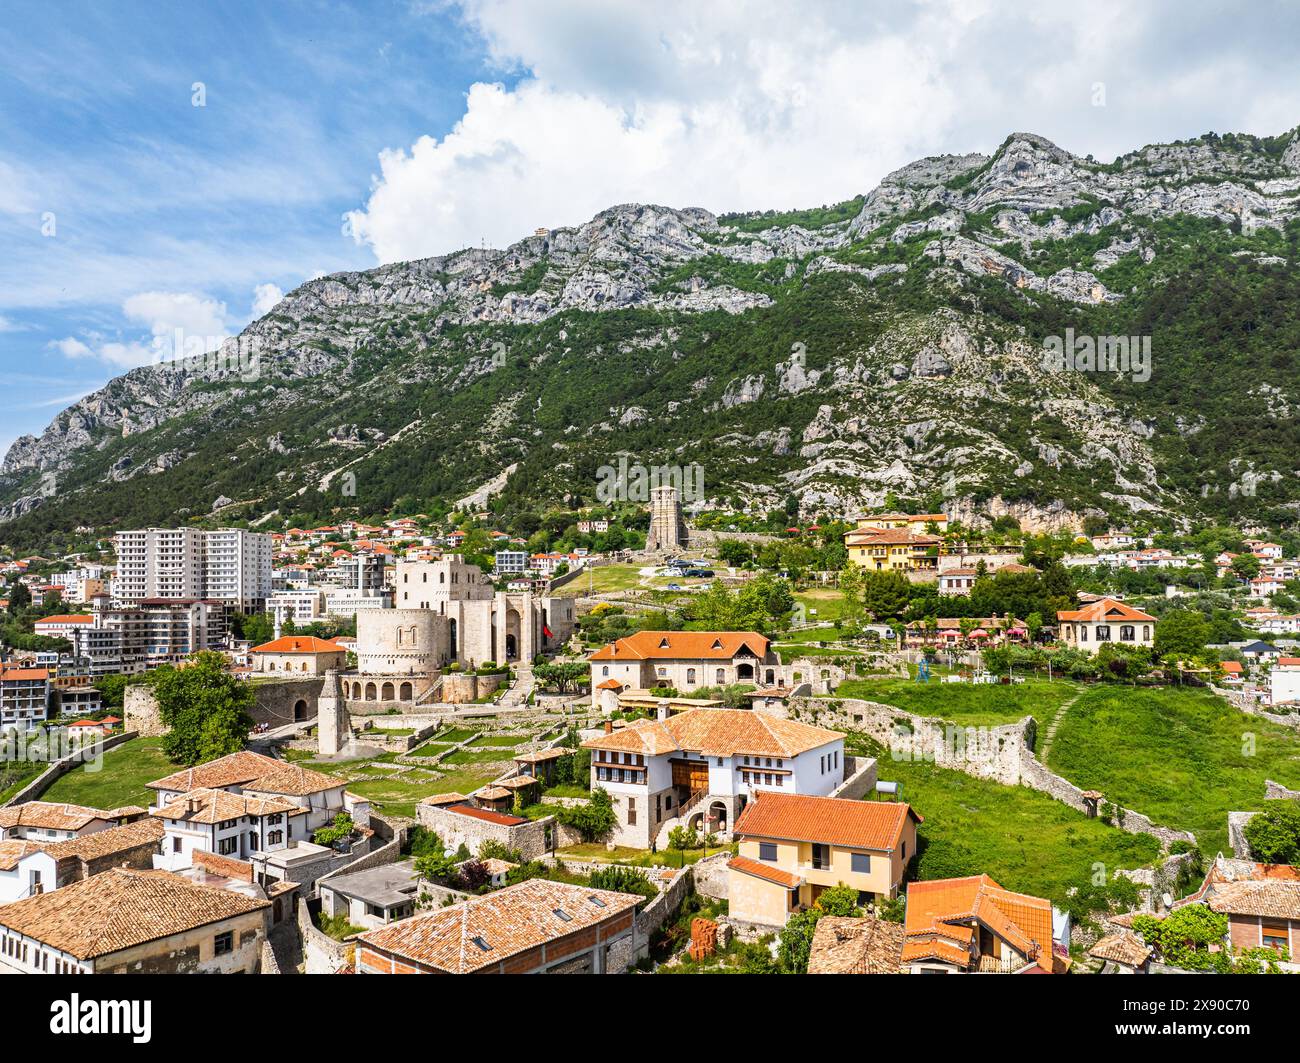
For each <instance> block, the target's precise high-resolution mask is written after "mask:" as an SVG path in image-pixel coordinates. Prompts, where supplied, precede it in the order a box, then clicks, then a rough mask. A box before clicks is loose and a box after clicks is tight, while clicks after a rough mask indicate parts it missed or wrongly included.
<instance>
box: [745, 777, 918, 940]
mask: <svg viewBox="0 0 1300 1063" xmlns="http://www.w3.org/2000/svg"><path fill="white" fill-rule="evenodd" d="M920 822H922V819H921V817H920V816H919V815H918V814H917V813H916V811H915V810H914V809H913V808H912V807H911V806H910V805H906V804H894V803H886V802H881V801H851V800H847V799H845V798H840V797H810V796H806V795H802V794H781V793H774V792H771V791H763V792H762V793H760V794H759V795H758V797H757V798H756V799H755V800H754V801H751V802H750V803H749V805H747V806H746V808H745V811H744V812H743V813H742V814H741V816H740V818H739V819H738V820H737V821H736V826H735V830H734V831H733V833H734V835H735V838H736V840H737V841H738V842H739V843H740V850H739V852H738V854H737V855H736V856H734V857H732V858H731V861H730V862H729V863H728V865H727V866H728V897H729V901H730V908H729V912H730V915H731V916H732V918H735V919H739V920H742V921H744V922H748V923H760V924H763V925H766V926H784V925H785V922H786V920H787V919H788V918H789V916H790V913H792V912H796V911H799V910H800V909H802V908H806V907H809V906H811V905H812V904H813V903H814V902H815V901H816V900H817V898H818V896H820V895H821V893H822V891H823V890H827V889H830V888H831V887H833V886H840V885H844V886H851V887H852V888H853V889H856V890H857V891H858V896H859V898H860V900H861V901H862V902H863V903H865V902H867V901H870V900H873V899H875V898H880V897H894V896H895V895H896V894H897V893H898V887H899V885H900V884H901V883H902V881H903V875H904V873H905V872H906V870H907V862H908V861H909V860H910V859H911V858H912V857H913V855H915V853H916V825H917V824H918V823H920Z"/></svg>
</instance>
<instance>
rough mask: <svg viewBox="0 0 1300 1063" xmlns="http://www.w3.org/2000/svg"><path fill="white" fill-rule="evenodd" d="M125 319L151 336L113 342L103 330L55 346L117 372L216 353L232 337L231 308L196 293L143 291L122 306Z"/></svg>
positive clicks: (62, 352) (71, 337)
mask: <svg viewBox="0 0 1300 1063" xmlns="http://www.w3.org/2000/svg"><path fill="white" fill-rule="evenodd" d="M122 315H123V317H124V318H125V319H126V320H127V321H129V322H132V323H134V324H135V325H141V326H145V327H147V328H148V330H149V336H148V337H147V338H146V337H145V336H141V335H137V336H135V337H132V338H127V339H122V338H114V339H109V338H106V337H105V336H103V335H102V334H101V333H98V332H91V333H87V334H86V335H85V338H84V339H78V338H77V337H75V336H69V337H66V338H65V339H62V340H56V341H54V342H53V343H51V344H50V346H51V347H52V348H54V349H55V350H57V351H58V352H59V353H60V354H62V355H64V356H65V357H68V358H79V359H80V358H90V359H96V360H98V361H101V362H104V363H106V364H107V365H110V366H112V367H114V368H115V369H134V368H136V367H137V366H141V365H149V364H151V363H154V362H159V361H164V360H167V359H170V358H172V357H174V356H177V355H188V354H195V353H202V352H204V351H210V350H214V349H215V348H216V347H218V346H219V345H220V344H221V341H222V340H223V339H225V338H226V336H228V335H229V328H228V326H227V313H226V304H225V303H222V302H218V301H217V300H215V299H211V298H208V297H207V296H204V295H198V294H196V293H194V292H158V291H154V292H138V293H136V294H135V295H132V296H130V297H129V298H127V299H126V300H125V302H123V304H122Z"/></svg>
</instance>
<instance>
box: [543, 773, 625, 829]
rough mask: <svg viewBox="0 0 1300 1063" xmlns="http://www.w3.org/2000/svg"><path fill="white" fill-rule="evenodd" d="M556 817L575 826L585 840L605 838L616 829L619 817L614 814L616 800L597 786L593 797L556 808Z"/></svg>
mask: <svg viewBox="0 0 1300 1063" xmlns="http://www.w3.org/2000/svg"><path fill="white" fill-rule="evenodd" d="M555 818H556V819H558V820H559V821H560V822H561V823H563V824H565V825H566V826H569V827H573V828H574V829H575V830H576V831H577V832H578V833H579V834H581V835H582V840H583V841H585V842H594V841H598V840H599V839H601V838H603V837H604V836H605V835H606V834H608V833H609V832H610V831H612V830H613V829H614V827H615V826H616V825H617V823H618V818H617V817H616V816H615V815H614V802H613V800H612V799H611V798H610V796H609V793H608V792H607V791H606V790H604V789H602V788H601V787H599V786H597V787H596V788H595V789H594V790H592V791H591V799H590V800H588V801H584V802H583V803H582V804H580V805H572V806H567V807H566V806H564V805H561V806H559V807H558V808H557V809H556V812H555Z"/></svg>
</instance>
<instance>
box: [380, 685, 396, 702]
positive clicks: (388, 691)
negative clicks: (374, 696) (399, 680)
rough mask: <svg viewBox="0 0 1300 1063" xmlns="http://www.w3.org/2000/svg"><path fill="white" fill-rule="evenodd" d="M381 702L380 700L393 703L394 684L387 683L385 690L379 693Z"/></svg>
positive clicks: (384, 686)
mask: <svg viewBox="0 0 1300 1063" xmlns="http://www.w3.org/2000/svg"><path fill="white" fill-rule="evenodd" d="M379 700H380V701H392V700H393V684H392V683H385V684H384V685H383V688H382V689H381V690H380V692H379Z"/></svg>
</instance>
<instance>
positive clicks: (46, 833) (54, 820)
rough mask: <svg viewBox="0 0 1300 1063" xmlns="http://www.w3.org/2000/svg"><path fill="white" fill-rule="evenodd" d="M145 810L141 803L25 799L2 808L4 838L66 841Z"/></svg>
mask: <svg viewBox="0 0 1300 1063" xmlns="http://www.w3.org/2000/svg"><path fill="white" fill-rule="evenodd" d="M144 814H145V810H144V809H143V808H140V807H139V806H138V805H125V806H123V807H122V808H111V809H103V808H87V807H86V806H84V805H70V804H64V803H60V802H56V801H25V802H23V803H22V804H21V805H10V806H9V807H8V808H0V839H6V838H21V839H25V840H27V841H32V842H60V841H66V840H67V839H68V838H79V837H81V836H82V835H84V834H94V833H96V832H97V831H102V830H108V829H109V828H110V827H117V826H120V825H121V824H124V823H130V822H132V821H134V820H137V819H140V818H141V817H142V816H143V815H144Z"/></svg>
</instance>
